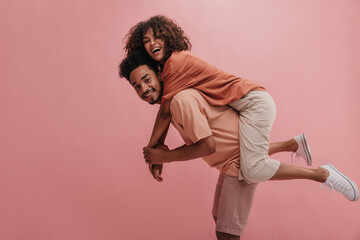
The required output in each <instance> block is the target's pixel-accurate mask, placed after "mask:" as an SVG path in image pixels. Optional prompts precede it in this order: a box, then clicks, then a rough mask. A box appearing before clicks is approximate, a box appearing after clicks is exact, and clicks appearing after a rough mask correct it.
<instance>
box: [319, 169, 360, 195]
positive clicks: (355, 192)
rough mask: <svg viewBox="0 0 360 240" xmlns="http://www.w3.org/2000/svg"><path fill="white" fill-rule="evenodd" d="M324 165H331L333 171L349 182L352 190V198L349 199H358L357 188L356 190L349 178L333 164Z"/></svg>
mask: <svg viewBox="0 0 360 240" xmlns="http://www.w3.org/2000/svg"><path fill="white" fill-rule="evenodd" d="M326 165H327V166H329V167H331V168H332V169H333V170H334V171H335V172H337V173H338V174H340V175H341V176H342V177H343V178H345V179H346V180H347V181H348V182H349V183H350V185H351V187H352V189H353V190H354V199H353V200H350V201H357V200H358V199H359V190H358V188H357V186H356V184H355V183H354V182H353V181H352V180H351V179H350V178H348V177H347V176H345V175H344V174H342V173H341V172H340V171H339V170H337V169H336V168H335V167H334V166H333V165H331V164H326Z"/></svg>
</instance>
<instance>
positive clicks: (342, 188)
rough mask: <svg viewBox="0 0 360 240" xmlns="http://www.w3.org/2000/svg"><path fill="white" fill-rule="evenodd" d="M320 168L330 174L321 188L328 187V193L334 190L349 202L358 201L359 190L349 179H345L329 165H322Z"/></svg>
mask: <svg viewBox="0 0 360 240" xmlns="http://www.w3.org/2000/svg"><path fill="white" fill-rule="evenodd" d="M321 168H325V169H326V170H328V171H329V173H330V175H329V177H328V178H327V179H326V182H324V183H323V184H322V185H321V187H322V186H323V185H326V186H328V187H329V189H330V191H331V190H333V189H334V190H336V191H338V192H339V193H341V194H342V195H344V196H345V197H346V198H347V199H348V200H350V201H357V200H358V199H359V190H358V188H357V186H356V184H355V183H354V182H353V181H351V179H350V178H348V177H346V176H345V175H344V174H342V173H341V172H340V171H339V170H337V169H336V168H335V167H334V166H332V165H330V164H326V165H323V166H321Z"/></svg>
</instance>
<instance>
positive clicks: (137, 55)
mask: <svg viewBox="0 0 360 240" xmlns="http://www.w3.org/2000/svg"><path fill="white" fill-rule="evenodd" d="M142 65H146V66H148V67H149V68H150V69H151V70H153V71H154V72H155V74H156V75H157V74H158V72H159V68H158V66H159V65H158V63H157V62H156V61H155V60H154V59H152V58H151V57H150V56H149V55H148V54H147V52H145V51H144V50H138V51H135V52H133V53H132V54H131V55H130V56H128V57H126V58H125V59H123V60H122V62H121V63H120V65H119V75H120V77H124V78H126V79H127V80H128V81H129V82H130V74H131V72H132V71H133V70H134V69H135V68H137V67H139V66H142Z"/></svg>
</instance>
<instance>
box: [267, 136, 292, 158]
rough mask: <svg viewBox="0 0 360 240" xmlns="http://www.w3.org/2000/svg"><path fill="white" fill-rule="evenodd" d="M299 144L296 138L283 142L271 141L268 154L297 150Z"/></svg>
mask: <svg viewBox="0 0 360 240" xmlns="http://www.w3.org/2000/svg"><path fill="white" fill-rule="evenodd" d="M298 147H299V146H298V144H297V142H296V141H295V139H293V138H292V139H290V140H287V141H282V142H274V143H270V145H269V151H268V154H269V156H270V155H273V154H274V153H278V152H296V151H297V150H298Z"/></svg>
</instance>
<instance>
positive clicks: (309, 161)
mask: <svg viewBox="0 0 360 240" xmlns="http://www.w3.org/2000/svg"><path fill="white" fill-rule="evenodd" d="M300 138H301V144H302V145H303V148H304V150H305V154H306V164H307V165H308V166H311V165H312V159H311V152H310V148H309V145H308V144H307V141H306V137H305V134H303V133H302V134H301V135H300Z"/></svg>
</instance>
